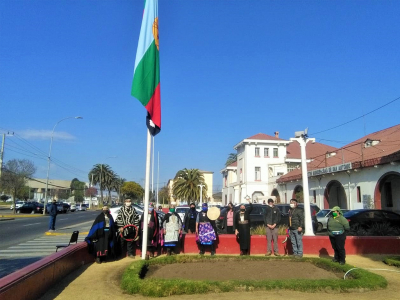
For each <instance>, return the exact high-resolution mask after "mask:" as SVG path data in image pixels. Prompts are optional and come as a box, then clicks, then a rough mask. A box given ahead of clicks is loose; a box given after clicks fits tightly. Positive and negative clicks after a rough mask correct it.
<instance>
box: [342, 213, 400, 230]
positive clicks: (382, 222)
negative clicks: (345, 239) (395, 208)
mask: <svg viewBox="0 0 400 300" xmlns="http://www.w3.org/2000/svg"><path fill="white" fill-rule="evenodd" d="M343 216H344V217H345V218H346V219H347V220H348V221H349V224H350V231H349V235H363V236H396V235H400V215H399V214H397V213H395V212H392V211H389V210H381V209H355V210H350V211H348V212H346V213H344V214H343Z"/></svg>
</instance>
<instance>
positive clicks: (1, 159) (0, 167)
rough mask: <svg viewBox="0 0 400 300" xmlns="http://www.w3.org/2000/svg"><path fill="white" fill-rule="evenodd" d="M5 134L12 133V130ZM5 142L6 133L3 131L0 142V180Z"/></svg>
mask: <svg viewBox="0 0 400 300" xmlns="http://www.w3.org/2000/svg"><path fill="white" fill-rule="evenodd" d="M7 135H14V132H11V133H10V132H7ZM5 143H6V133H3V138H2V142H1V152H0V181H1V172H2V170H3V155H4V144H5Z"/></svg>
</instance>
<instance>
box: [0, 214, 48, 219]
mask: <svg viewBox="0 0 400 300" xmlns="http://www.w3.org/2000/svg"><path fill="white" fill-rule="evenodd" d="M39 217H43V215H42V214H39V215H35V214H33V215H32V214H29V215H20V214H16V215H0V218H39Z"/></svg>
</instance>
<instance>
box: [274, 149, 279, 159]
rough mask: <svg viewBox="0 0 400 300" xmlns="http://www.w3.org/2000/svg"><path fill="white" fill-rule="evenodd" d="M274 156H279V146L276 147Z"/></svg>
mask: <svg viewBox="0 0 400 300" xmlns="http://www.w3.org/2000/svg"><path fill="white" fill-rule="evenodd" d="M274 157H278V148H274Z"/></svg>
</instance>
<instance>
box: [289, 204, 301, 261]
mask: <svg viewBox="0 0 400 300" xmlns="http://www.w3.org/2000/svg"><path fill="white" fill-rule="evenodd" d="M303 230H304V209H302V208H300V207H298V206H297V200H296V199H291V200H290V209H289V234H290V241H291V242H292V247H293V254H294V257H295V258H302V257H303Z"/></svg>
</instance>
